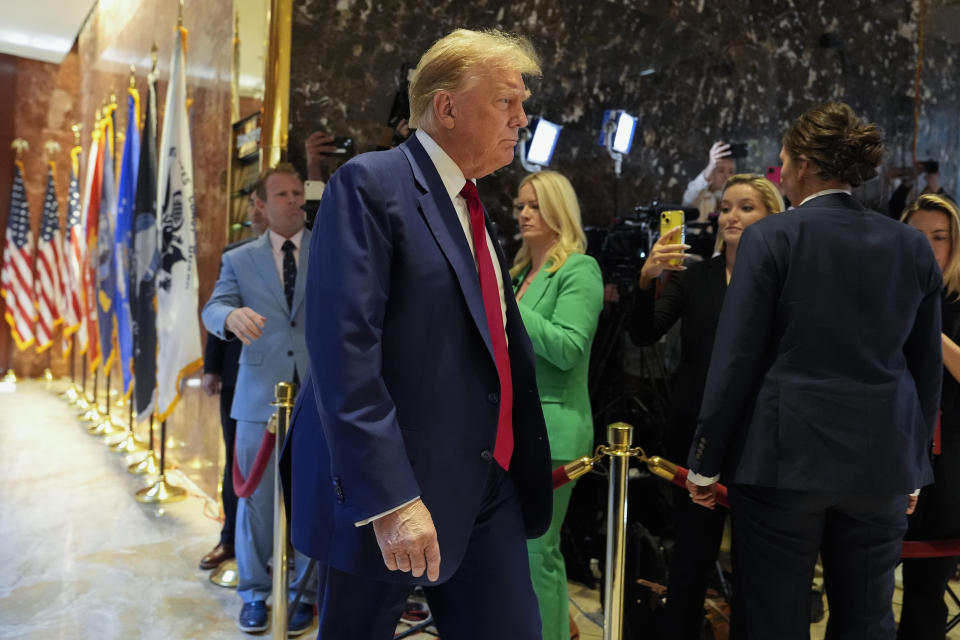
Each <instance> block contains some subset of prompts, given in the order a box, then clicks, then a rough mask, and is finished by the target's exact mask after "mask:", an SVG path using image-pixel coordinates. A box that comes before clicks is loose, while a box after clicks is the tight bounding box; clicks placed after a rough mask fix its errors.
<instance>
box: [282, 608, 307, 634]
mask: <svg viewBox="0 0 960 640" xmlns="http://www.w3.org/2000/svg"><path fill="white" fill-rule="evenodd" d="M312 624H313V605H312V604H303V603H301V604H299V605H297V610H296V611H294V612H293V615H292V616H290V622H288V623H287V635H289V636H290V637H291V638H295V637H297V636H299V635H302V634H304V633H306V632H307V629H309V628H310V626H311V625H312Z"/></svg>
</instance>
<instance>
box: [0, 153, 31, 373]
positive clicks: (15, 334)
mask: <svg viewBox="0 0 960 640" xmlns="http://www.w3.org/2000/svg"><path fill="white" fill-rule="evenodd" d="M10 148H11V149H13V150H14V152H15V153H16V160H15V165H16V167H17V174H16V175H19V180H20V181H21V186H22V181H23V180H24V175H23V163H22V162H21V161H20V157H21V156H22V155H23V152H24V151H29V150H30V143H29V142H27V141H26V140H25V139H23V138H15V139H14V140H13V142H12V143H10ZM14 193H16V178H15V180H14ZM23 200H24V202H26V193H25V192H24V193H23ZM10 215H11V217H12V216H13V200H12V199H11V212H10ZM27 218H28V220H27V227H28V228H29V214H27ZM10 223H11V220H10V219H9V218H8V219H7V229H8V232H9V228H10ZM28 232H29V229H28ZM6 260H7V255H4V262H3V271H4V276H6V275H7V274H6V270H7V266H8V265H7V262H6ZM28 260H29V258H28ZM31 275H32V271H31ZM4 279H5V278H4ZM29 295H30V298H31V300H30V303H31V304H33V302H34V301H33V283H32V282H31V283H30V291H29ZM13 299H14V297H13V296H11V297H10V298H7V300H6V302H7V310H8V314H7V318H8V321H9V322H11V325H10V334H11V336H12V337H13V344H12V345H11V346H10V349H9V351H7V367H6V372H5V374H4V376H3V382H6V383H8V384H16V383H17V374H16V373H14V371H13V351H14V347H19V348H21V349H25V348H26V347H27V346H28V345H29V344H30V342H32V340H30V341H29V342H26V338H27V337H24V342H25V343H21V340H20V338H21V336H20V334H19V333H18V332H19V331H22V330H23V329H21V328H20V327H18V326H17V325H16V324H15V323H13V321H11V320H9V319H10V318H12V317H13V315H12V313H11V312H10V305H11V304H12V302H11V300H13Z"/></svg>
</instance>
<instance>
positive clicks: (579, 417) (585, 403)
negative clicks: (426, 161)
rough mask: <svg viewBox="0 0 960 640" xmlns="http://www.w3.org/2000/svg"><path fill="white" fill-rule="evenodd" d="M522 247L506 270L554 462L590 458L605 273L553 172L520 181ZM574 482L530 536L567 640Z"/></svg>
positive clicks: (559, 635)
mask: <svg viewBox="0 0 960 640" xmlns="http://www.w3.org/2000/svg"><path fill="white" fill-rule="evenodd" d="M514 208H515V215H516V218H517V224H518V225H519V227H520V236H521V237H522V238H523V244H522V245H521V247H520V250H519V251H518V252H517V257H516V259H515V260H514V262H513V268H511V269H510V275H511V276H513V279H514V293H515V295H516V297H517V306H518V307H519V308H520V316H521V317H522V318H523V324H524V326H525V327H526V329H527V333H528V334H529V335H530V342H531V343H532V344H533V352H534V355H535V356H536V373H537V387H538V388H539V390H540V402H541V404H542V406H543V417H544V421H545V422H546V424H547V435H548V437H549V439H550V457H551V458H552V460H553V467H554V468H557V467H559V466H561V465H564V464H566V463H567V462H570V461H571V460H575V459H576V458H579V457H580V456H584V455H589V453H590V448H591V447H592V445H593V418H592V412H591V410H590V396H589V393H588V391H587V370H588V367H589V364H590V346H591V344H592V342H593V335H594V333H595V332H596V330H597V321H598V318H599V315H600V309H601V308H602V306H603V277H602V276H601V274H600V267H599V265H598V264H597V261H596V260H594V259H593V258H591V257H590V256H587V255H584V252H585V251H586V248H587V240H586V236H585V235H584V233H583V228H582V227H581V225H580V206H579V205H578V204H577V195H576V193H574V190H573V186H572V185H571V184H570V181H569V180H567V179H566V178H565V177H563V176H562V175H560V174H559V173H556V172H555V171H541V172H539V173H533V174H530V175H529V176H527V177H526V178H524V180H523V181H522V182H521V183H520V187H519V190H518V193H517V199H516V201H515V203H514ZM572 491H573V483H572V482H571V483H568V484H566V485H564V486H563V487H560V488H558V489H556V490H555V491H554V492H553V520H552V521H551V524H550V528H549V529H548V530H547V532H546V533H545V534H544V535H543V536H541V537H539V538H535V539H533V540H528V541H527V551H528V553H529V558H530V574H531V577H532V578H533V589H534V591H535V592H536V594H537V599H538V601H539V603H540V618H541V620H542V623H543V636H542V637H543V638H544V639H545V640H568V639H569V638H570V623H569V618H568V611H569V603H568V596H567V574H566V569H565V568H564V563H563V556H562V555H561V553H560V528H561V526H562V525H563V518H564V516H565V515H566V512H567V505H568V504H569V502H570V494H571V492H572Z"/></svg>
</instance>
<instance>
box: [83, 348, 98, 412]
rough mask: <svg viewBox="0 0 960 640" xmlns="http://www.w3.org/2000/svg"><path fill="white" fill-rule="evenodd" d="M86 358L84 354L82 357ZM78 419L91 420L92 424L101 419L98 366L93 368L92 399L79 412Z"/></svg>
mask: <svg viewBox="0 0 960 640" xmlns="http://www.w3.org/2000/svg"><path fill="white" fill-rule="evenodd" d="M83 359H84V360H86V359H87V357H86V355H84V357H83ZM80 420H82V421H83V422H92V423H94V424H96V423H98V422H100V421H101V420H103V414H101V413H100V368H99V367H95V368H94V370H93V400H92V401H91V402H90V406H89V407H88V408H87V410H86V411H85V412H83V413H82V414H80Z"/></svg>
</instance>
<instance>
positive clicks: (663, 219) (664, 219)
mask: <svg viewBox="0 0 960 640" xmlns="http://www.w3.org/2000/svg"><path fill="white" fill-rule="evenodd" d="M677 227H680V237H679V238H678V239H677V240H674V241H673V242H671V243H670V244H685V243H686V234H687V231H686V228H685V227H684V225H683V211H681V210H680V209H674V210H672V211H663V212H661V213H660V237H661V238H662V237H663V236H665V235H667V234H668V233H670V232H671V231H673V230H674V229H676V228H677ZM668 264H671V265H673V266H675V267H679V266H680V265H682V264H683V260H681V259H679V258H674V259H672V260H670V261H669V263H668Z"/></svg>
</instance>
